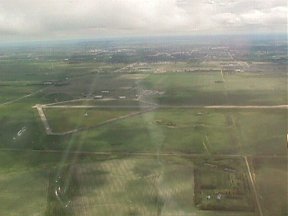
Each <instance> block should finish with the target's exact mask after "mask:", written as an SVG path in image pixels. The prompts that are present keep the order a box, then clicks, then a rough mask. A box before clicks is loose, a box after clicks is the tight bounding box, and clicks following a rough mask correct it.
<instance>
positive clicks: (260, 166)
mask: <svg viewBox="0 0 288 216" xmlns="http://www.w3.org/2000/svg"><path fill="white" fill-rule="evenodd" d="M253 168H254V172H255V182H256V188H257V192H258V195H259V197H260V204H261V206H262V209H263V213H264V216H269V215H279V216H285V215H287V214H288V209H287V202H288V200H287V199H288V188H287V181H288V179H287V178H288V176H287V158H286V159H260V158H255V159H254V160H253Z"/></svg>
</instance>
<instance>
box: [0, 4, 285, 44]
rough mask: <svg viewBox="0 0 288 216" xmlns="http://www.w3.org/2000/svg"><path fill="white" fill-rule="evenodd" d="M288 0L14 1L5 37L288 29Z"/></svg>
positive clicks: (4, 21) (0, 25)
mask: <svg viewBox="0 0 288 216" xmlns="http://www.w3.org/2000/svg"><path fill="white" fill-rule="evenodd" d="M287 12H288V10H287V2H286V1H285V0H253V1H251V0H237V1H236V0H230V1H228V0H196V1H192V0H110V1H107V0H81V1H80V0H61V1H59V0H45V1H39V0H25V1H23V0H9V1H2V2H1V3H0V41H2V42H3V41H21V40H47V39H48V40H51V39H52V40H57V39H60V40H61V39H81V38H94V37H95V38H97V37H111V36H112V37H122V36H156V35H164V36H165V35H167V36H169V35H199V34H204V35H205V34H209V35H210V34H211V35H213V34H251V33H252V34H260V33H270V34H271V33H272V34H273V33H286V31H287Z"/></svg>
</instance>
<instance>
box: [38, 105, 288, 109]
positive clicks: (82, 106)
mask: <svg viewBox="0 0 288 216" xmlns="http://www.w3.org/2000/svg"><path fill="white" fill-rule="evenodd" d="M41 106H42V107H43V108H60V109H61V108H62V109H68V108H69V109H85V108H139V107H143V108H151V107H155V108H159V109H173V108H182V109H288V105H271V106H268V105H263V106H260V105H259V106H258V105H244V106H238V105H211V106H197V105H158V106H157V105H155V106H153V105H139V106H136V105H116V106H110V105H109V106H107V105H104V106H101V105H52V106H51V105H41Z"/></svg>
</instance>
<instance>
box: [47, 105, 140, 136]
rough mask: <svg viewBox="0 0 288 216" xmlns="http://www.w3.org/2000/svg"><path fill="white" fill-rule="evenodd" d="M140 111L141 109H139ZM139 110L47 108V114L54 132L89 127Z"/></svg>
mask: <svg viewBox="0 0 288 216" xmlns="http://www.w3.org/2000/svg"><path fill="white" fill-rule="evenodd" d="M138 111H139V110H138ZM135 112H137V110H135V109H120V110H119V109H118V110H117V109H109V110H107V109H101V108H97V109H94V108H91V109H71V108H67V109H57V108H49V109H47V108H46V109H45V114H46V117H47V119H48V122H49V124H50V127H51V128H52V131H53V132H56V133H61V132H67V131H71V130H74V129H78V128H80V129H85V128H86V129H89V128H91V127H96V126H97V125H100V124H103V123H105V122H106V121H109V120H113V119H117V118H120V117H123V116H126V115H129V114H132V113H135Z"/></svg>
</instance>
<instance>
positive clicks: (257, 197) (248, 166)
mask: <svg viewBox="0 0 288 216" xmlns="http://www.w3.org/2000/svg"><path fill="white" fill-rule="evenodd" d="M244 159H245V163H246V167H247V170H248V174H249V179H250V183H251V185H252V189H253V192H254V196H255V200H256V204H257V208H258V211H259V214H260V216H264V215H263V212H262V208H261V205H260V201H259V196H258V193H257V189H256V185H255V182H254V179H253V176H252V173H251V169H250V165H249V162H248V159H247V156H244Z"/></svg>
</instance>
